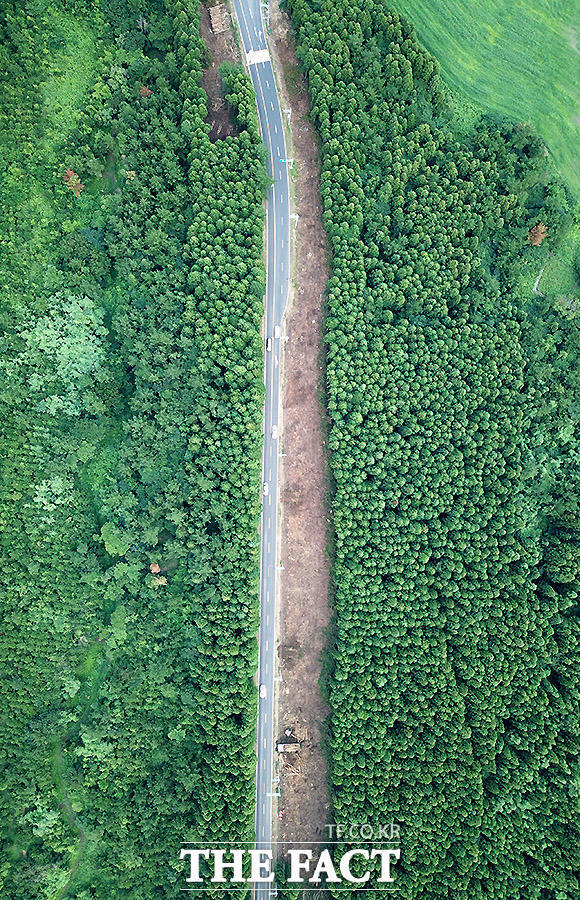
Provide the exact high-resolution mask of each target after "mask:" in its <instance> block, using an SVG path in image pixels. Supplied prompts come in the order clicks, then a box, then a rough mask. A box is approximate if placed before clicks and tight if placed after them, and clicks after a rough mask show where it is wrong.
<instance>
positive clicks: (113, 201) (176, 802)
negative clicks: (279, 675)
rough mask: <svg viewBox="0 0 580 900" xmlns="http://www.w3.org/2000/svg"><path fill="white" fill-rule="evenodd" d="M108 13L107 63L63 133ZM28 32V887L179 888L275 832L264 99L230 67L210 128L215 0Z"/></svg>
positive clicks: (10, 735) (9, 531)
mask: <svg viewBox="0 0 580 900" xmlns="http://www.w3.org/2000/svg"><path fill="white" fill-rule="evenodd" d="M80 20H82V21H83V23H84V24H83V26H82V27H85V28H90V29H92V31H91V32H90V34H91V35H92V37H91V54H92V55H91V56H90V57H87V59H89V60H90V62H91V65H92V67H93V72H94V77H93V78H92V81H91V83H90V87H89V90H88V92H87V94H85V95H83V96H81V97H80V98H79V104H80V105H79V108H78V111H77V113H75V118H74V120H73V121H71V122H70V123H69V126H70V127H69V130H68V132H65V133H62V134H61V133H57V131H56V129H54V128H52V129H51V123H50V122H49V120H48V118H47V112H46V109H47V106H46V104H47V100H46V98H47V97H48V95H49V92H50V91H51V90H52V91H54V92H56V93H58V90H60V89H61V87H62V85H61V83H60V82H59V81H58V78H59V77H60V76H59V74H58V73H56V74H54V75H51V66H52V62H51V60H52V59H53V54H54V53H56V52H57V51H58V52H63V53H64V52H69V51H70V52H72V50H71V34H72V35H73V36H74V37H78V34H77V29H78V28H79V27H80V26H78V22H79V21H80ZM75 22H77V25H75ZM2 28H3V38H4V50H3V51H2V52H3V53H4V54H5V59H6V62H7V78H6V83H7V89H6V90H5V91H3V92H2V97H1V98H0V105H1V107H2V124H3V125H4V127H5V130H4V132H3V136H2V141H3V146H4V147H6V148H7V157H6V159H7V162H8V173H7V174H8V177H7V180H6V182H5V193H4V195H3V201H4V220H5V223H6V228H5V229H3V242H4V247H3V249H4V250H5V251H6V252H4V253H3V255H2V263H1V265H2V278H1V279H0V281H1V283H2V285H3V286H4V296H3V317H4V328H5V330H4V336H3V346H2V366H3V368H4V372H5V376H6V377H5V379H3V384H2V403H3V408H4V414H3V418H4V421H5V425H6V427H5V430H4V434H3V438H2V460H3V465H4V477H3V484H2V497H1V502H0V515H1V518H2V532H3V544H2V548H3V558H2V567H3V579H2V590H3V592H4V597H3V599H2V601H1V603H2V606H1V609H2V629H1V630H2V636H1V638H0V644H1V647H0V650H1V658H2V675H1V677H0V710H1V712H0V716H1V724H0V733H1V734H2V750H3V755H2V762H1V763H0V765H1V767H2V768H1V771H2V812H1V830H2V840H3V851H4V852H3V854H2V859H3V862H2V863H1V864H0V894H2V896H3V897H4V896H5V897H10V898H11V900H19V898H21V900H24V898H33V897H34V898H40V897H46V898H54V897H59V898H62V897H65V896H74V897H77V898H79V900H80V898H82V900H86V898H89V897H91V898H92V897H94V898H100V900H102V898H105V897H108V898H109V897H110V898H113V897H119V898H120V897H127V898H129V897H130V898H139V897H143V898H145V897H147V898H149V897H150V898H153V897H155V898H158V897H164V896H175V892H176V891H178V890H179V886H180V885H181V883H182V879H183V873H184V871H185V868H184V865H183V864H182V863H180V861H179V851H180V847H181V842H182V841H184V840H186V839H198V840H211V841H212V842H215V841H216V840H220V839H222V840H233V839H235V838H238V839H240V840H248V839H249V838H251V835H252V832H253V816H254V808H253V807H254V784H253V781H254V769H255V755H254V740H255V735H254V733H255V708H256V690H255V686H254V683H253V676H254V672H255V669H256V656H257V642H256V630H257V586H258V549H259V545H258V525H259V511H260V505H259V504H260V490H259V484H260V454H261V437H262V427H261V419H262V403H263V376H262V341H261V337H260V327H261V320H262V313H263V294H264V286H265V279H264V268H263V262H262V244H263V242H262V231H263V196H264V188H265V186H266V179H267V176H266V170H265V165H264V155H263V148H262V145H261V142H260V140H259V135H258V126H257V117H256V111H255V99H254V96H253V92H252V89H251V85H250V82H249V80H248V78H247V76H246V75H245V74H244V73H243V71H242V70H241V69H239V68H233V67H229V68H227V69H226V70H225V71H224V73H223V82H224V85H223V87H224V96H225V97H226V99H227V102H228V104H229V107H230V109H231V112H232V116H233V119H234V125H235V127H234V129H233V130H234V131H235V134H233V135H231V136H229V137H227V138H225V139H224V140H221V141H217V142H215V143H212V142H211V141H210V138H209V133H210V126H209V124H208V123H207V122H206V118H207V110H206V96H205V93H204V91H203V90H202V88H201V87H200V81H201V72H202V66H203V65H205V64H206V63H207V50H206V48H205V47H204V46H203V44H202V42H201V39H200V36H199V10H198V4H197V3H196V2H192V0H171V2H167V3H166V4H163V3H161V2H145V0H143V2H141V0H131V2H125V0H106V2H105V0H103V2H102V3H100V4H99V3H89V2H86V3H84V2H74V3H72V2H66V3H64V2H62V3H60V2H59V3H56V2H55V3H53V4H49V6H48V7H46V8H45V6H44V4H42V3H40V2H37V0H27V2H26V3H23V4H20V3H15V2H14V3H12V2H9V3H8V4H7V5H6V4H5V10H4V17H3V19H2ZM37 39H38V40H39V43H38V44H37V45H36V46H35V41H36V40H37ZM43 42H44V43H43ZM80 45H81V46H84V45H83V43H82V41H80ZM63 48H64V49H63ZM83 64H86V65H87V66H88V62H87V60H83ZM67 71H68V70H67ZM51 78H52V79H53V80H52V81H51ZM54 102H55V103H56V101H54ZM15 133H16V134H17V135H18V136H19V137H21V138H22V143H21V144H20V146H19V147H18V148H14V147H13V146H12V141H13V136H14V134H15ZM27 142H30V147H29V144H28V143H27ZM34 142H36V150H34V146H33V145H34ZM67 170H70V171H72V172H74V173H76V174H77V175H78V180H79V183H80V184H82V185H83V187H82V189H81V190H77V191H76V193H75V192H74V191H71V190H69V189H67V187H68V182H69V181H70V178H68V181H67V178H63V173H65V174H66V172H67ZM22 209H24V210H26V211H27V213H29V216H28V217H27V216H25V215H21V213H20V212H19V210H22ZM39 210H42V215H40V216H39V214H38V213H39ZM43 217H44V218H43ZM238 896H239V895H238Z"/></svg>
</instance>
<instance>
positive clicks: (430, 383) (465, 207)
mask: <svg viewBox="0 0 580 900" xmlns="http://www.w3.org/2000/svg"><path fill="white" fill-rule="evenodd" d="M290 7H291V13H292V17H293V21H294V24H295V27H296V31H297V36H298V54H299V59H300V61H301V63H302V66H303V68H304V70H305V72H306V74H307V76H308V83H309V87H310V92H311V98H312V109H313V115H314V119H315V122H316V124H317V126H318V128H319V131H320V136H321V140H322V175H321V192H322V197H323V201H324V222H325V226H326V230H327V232H328V235H329V238H330V246H331V252H332V269H331V278H330V281H329V284H328V317H327V325H326V340H327V345H328V350H327V359H328V367H327V390H328V409H329V413H330V417H331V423H332V425H331V434H330V450H331V467H332V474H333V476H334V481H335V494H334V503H333V514H334V527H335V532H336V534H335V567H334V580H335V589H336V598H335V608H336V642H335V646H334V647H333V660H332V673H331V675H330V679H329V693H330V703H331V708H332V713H331V720H330V735H329V746H330V765H331V782H332V787H333V799H334V809H335V815H336V819H337V821H339V822H345V823H349V822H370V823H379V822H390V821H393V820H394V821H395V822H399V823H400V824H401V828H402V845H401V846H402V861H401V864H400V867H399V868H400V875H399V878H398V886H399V887H400V888H401V890H402V896H404V897H405V898H406V900H411V898H419V897H421V898H429V900H433V898H437V897H441V898H443V897H445V898H448V897H454V898H456V900H460V898H465V900H467V898H470V900H473V898H481V900H484V898H485V900H491V898H498V900H499V898H505V900H513V898H516V897H518V898H530V900H531V898H537V900H539V898H542V900H548V898H550V900H551V898H556V897H558V898H564V897H566V898H568V897H572V896H573V895H574V894H575V892H576V891H577V889H578V884H577V880H576V878H577V875H576V874H575V873H576V872H577V871H578V867H577V865H576V862H575V859H574V853H575V845H576V847H577V843H576V842H575V836H574V833H573V822H574V813H575V805H574V796H573V793H572V780H571V776H572V764H573V762H572V761H573V754H574V752H575V741H576V740H577V734H578V719H577V712H578V709H577V701H578V694H577V686H575V684H574V679H573V676H572V673H571V666H572V659H573V653H574V651H575V649H576V648H577V643H576V641H577V637H576V634H577V633H576V632H575V630H574V628H575V626H574V619H573V616H572V613H573V610H574V608H575V606H576V603H577V582H576V583H575V579H576V578H577V574H578V530H577V529H578V517H577V505H576V504H577V501H574V502H573V503H572V505H571V500H570V494H572V495H574V488H576V489H577V482H578V444H577V443H576V442H575V439H574V438H573V433H574V426H573V420H574V419H575V418H576V419H577V410H576V412H575V413H574V414H573V410H572V407H571V406H570V401H571V397H572V386H573V385H572V380H573V379H572V376H571V375H570V373H569V372H566V371H565V368H566V362H565V360H568V361H569V363H570V364H572V363H574V362H576V363H577V349H573V348H574V346H575V347H576V348H577V332H576V334H574V330H573V327H572V326H573V323H572V322H571V321H568V322H567V323H566V322H563V321H562V320H561V316H559V314H558V312H557V310H556V309H555V308H554V305H553V304H551V305H550V304H548V301H546V304H547V305H544V308H543V309H542V310H541V311H540V310H539V309H538V304H536V305H535V306H534V305H533V304H531V303H530V302H529V297H530V294H531V292H530V291H529V289H528V291H527V292H525V291H524V290H523V289H522V286H521V281H520V279H519V276H520V274H521V272H522V270H523V267H524V266H525V265H527V264H528V261H529V260H530V259H532V257H533V254H534V253H538V248H534V247H532V246H531V245H530V244H529V242H528V243H526V235H527V233H528V231H529V229H530V227H532V226H533V225H534V224H536V223H537V222H538V221H542V222H543V223H544V224H545V225H546V226H547V231H548V235H549V237H548V238H547V240H548V241H551V242H554V241H556V240H557V237H558V234H559V233H560V231H561V229H562V227H563V226H564V225H565V224H566V222H567V221H568V220H569V204H568V199H567V197H566V192H565V190H564V189H563V188H562V187H561V186H560V185H559V184H558V183H557V182H556V181H555V180H554V178H553V177H552V176H551V175H550V173H549V171H548V170H547V168H546V162H545V156H544V153H543V149H542V146H541V144H540V142H539V141H538V140H537V139H536V138H535V137H534V135H533V134H531V133H530V132H529V131H528V130H527V129H526V128H520V127H515V126H512V125H509V124H506V125H497V124H494V123H492V122H486V121H483V122H481V123H479V125H478V126H477V128H476V129H475V130H474V131H473V132H472V133H470V134H469V135H467V136H466V135H463V136H460V135H459V132H457V131H456V129H455V125H454V120H453V115H452V110H451V108H450V105H449V102H448V99H447V97H446V94H445V91H444V87H443V85H442V83H441V80H440V77H439V74H438V66H437V63H436V61H435V60H434V59H433V58H431V57H430V56H429V55H428V54H427V53H426V52H425V51H424V50H423V49H422V48H421V47H420V46H419V45H418V42H417V39H416V37H415V34H414V32H413V29H412V27H411V26H410V25H409V24H408V23H407V22H405V21H404V20H403V19H401V18H400V17H399V16H398V15H397V13H396V12H394V11H393V10H392V9H390V8H389V6H388V5H387V4H386V3H385V2H383V0H360V2H359V0H338V2H337V0H312V2H309V0H291V3H290ZM552 246H553V243H552ZM538 269H539V265H538ZM539 313H540V314H542V315H546V314H547V315H548V322H547V323H546V324H545V325H543V326H542V325H539V324H536V321H535V320H536V316H537V315H538V314H539ZM552 333H554V337H553V338H552V337H551V335H552ZM551 339H552V340H554V342H555V343H554V344H553V345H552V347H550V346H549V343H546V342H547V341H548V342H549V341H550V340H551ZM574 341H575V342H576V343H575V344H574ZM554 391H555V394H556V396H555V398H554V400H551V399H550V395H551V393H552V392H554ZM550 409H551V410H552V411H553V413H554V417H555V421H552V422H549V421H548V419H549V410H550ZM574 409H575V407H574ZM562 479H565V480H566V481H567V484H566V485H565V484H564V483H563V480H562ZM570 488H571V490H570ZM576 496H577V493H576ZM377 896H378V894H377Z"/></svg>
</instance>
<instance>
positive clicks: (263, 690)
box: [260, 684, 268, 700]
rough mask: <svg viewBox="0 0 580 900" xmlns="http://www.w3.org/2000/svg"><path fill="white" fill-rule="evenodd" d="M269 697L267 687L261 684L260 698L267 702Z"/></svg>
mask: <svg viewBox="0 0 580 900" xmlns="http://www.w3.org/2000/svg"><path fill="white" fill-rule="evenodd" d="M267 696H268V690H267V688H266V685H265V684H261V685H260V697H261V698H262V700H265V699H266V697H267Z"/></svg>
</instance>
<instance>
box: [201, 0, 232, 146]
mask: <svg viewBox="0 0 580 900" xmlns="http://www.w3.org/2000/svg"><path fill="white" fill-rule="evenodd" d="M210 5H211V6H214V5H216V4H214V3H211V4H210ZM225 25H226V27H225V31H223V32H221V33H220V34H214V32H213V31H212V29H211V25H210V18H209V12H208V8H207V7H206V6H205V5H203V4H202V6H201V26H200V33H201V37H202V39H203V41H204V43H205V45H206V47H207V48H208V50H209V52H210V54H211V60H212V61H211V65H210V66H209V67H208V68H207V69H205V70H204V72H203V75H202V79H201V83H202V86H203V89H204V91H205V92H206V94H207V97H208V104H207V108H208V118H207V121H208V122H209V123H210V125H211V131H210V134H209V138H210V140H211V141H218V140H220V139H222V138H225V137H226V136H227V135H232V134H236V126H235V123H234V118H233V116H232V111H231V108H230V106H229V104H228V103H226V101H225V100H224V95H223V90H222V80H221V76H220V73H219V67H220V66H221V64H222V63H224V62H229V63H234V64H236V63H240V62H241V58H240V51H239V49H238V44H237V41H236V38H235V34H234V29H233V26H232V20H231V17H230V13H229V10H226V14H225Z"/></svg>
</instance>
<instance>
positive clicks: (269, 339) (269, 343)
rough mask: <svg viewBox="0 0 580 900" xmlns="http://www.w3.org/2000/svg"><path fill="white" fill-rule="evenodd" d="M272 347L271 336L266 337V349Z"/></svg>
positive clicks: (268, 349)
mask: <svg viewBox="0 0 580 900" xmlns="http://www.w3.org/2000/svg"><path fill="white" fill-rule="evenodd" d="M271 349H272V338H266V350H267V351H268V352H269V351H270V350H271Z"/></svg>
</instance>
